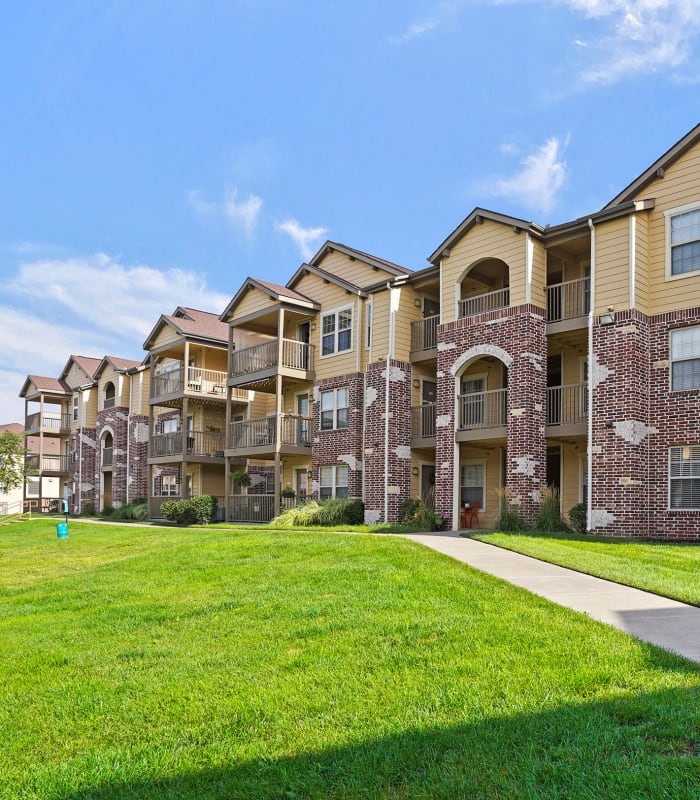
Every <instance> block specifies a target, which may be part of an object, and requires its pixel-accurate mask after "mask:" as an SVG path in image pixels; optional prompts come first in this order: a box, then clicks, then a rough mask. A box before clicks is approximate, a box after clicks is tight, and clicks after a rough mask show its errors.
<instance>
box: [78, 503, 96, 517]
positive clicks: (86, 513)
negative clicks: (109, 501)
mask: <svg viewBox="0 0 700 800" xmlns="http://www.w3.org/2000/svg"><path fill="white" fill-rule="evenodd" d="M80 516H81V517H94V516H95V504H94V503H85V505H84V506H83V508H82V511H81V512H80Z"/></svg>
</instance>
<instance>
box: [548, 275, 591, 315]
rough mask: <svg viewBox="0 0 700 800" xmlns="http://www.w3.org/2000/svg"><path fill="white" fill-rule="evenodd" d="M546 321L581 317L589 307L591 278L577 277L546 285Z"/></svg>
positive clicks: (586, 312)
mask: <svg viewBox="0 0 700 800" xmlns="http://www.w3.org/2000/svg"><path fill="white" fill-rule="evenodd" d="M546 289H547V322H560V321H561V320H564V319H575V318H576V317H583V316H585V315H586V314H588V312H589V311H590V307H591V279H590V278H577V279H576V280H574V281H565V282H564V283H555V284H553V285H552V286H547V287H546Z"/></svg>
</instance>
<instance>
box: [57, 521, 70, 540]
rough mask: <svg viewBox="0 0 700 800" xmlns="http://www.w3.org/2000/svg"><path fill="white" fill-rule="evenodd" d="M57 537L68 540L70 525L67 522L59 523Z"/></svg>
mask: <svg viewBox="0 0 700 800" xmlns="http://www.w3.org/2000/svg"><path fill="white" fill-rule="evenodd" d="M56 535H57V536H58V538H59V539H67V538H68V523H67V522H59V523H58V524H57V525H56Z"/></svg>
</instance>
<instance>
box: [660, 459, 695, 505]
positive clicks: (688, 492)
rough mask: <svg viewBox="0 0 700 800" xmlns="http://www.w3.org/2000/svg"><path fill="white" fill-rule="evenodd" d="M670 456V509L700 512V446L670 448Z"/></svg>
mask: <svg viewBox="0 0 700 800" xmlns="http://www.w3.org/2000/svg"><path fill="white" fill-rule="evenodd" d="M668 456H669V457H668V461H669V467H668V505H669V508H672V509H678V510H683V509H689V510H700V445H698V444H694V445H684V446H681V447H670V448H669V451H668Z"/></svg>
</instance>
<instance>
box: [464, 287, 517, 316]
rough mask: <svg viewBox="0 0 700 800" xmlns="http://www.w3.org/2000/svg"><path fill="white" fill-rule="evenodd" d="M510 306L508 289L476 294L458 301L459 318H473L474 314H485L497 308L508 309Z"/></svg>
mask: <svg viewBox="0 0 700 800" xmlns="http://www.w3.org/2000/svg"><path fill="white" fill-rule="evenodd" d="M509 305H510V288H509V287H508V286H506V288H505V289H497V290H496V291H495V292H486V293H485V294H477V295H474V296H473V297H465V298H463V299H462V300H460V301H459V317H460V319H462V318H464V317H473V316H475V315H476V314H485V313H486V312H487V311H497V310H498V309H499V308H508V306H509Z"/></svg>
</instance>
